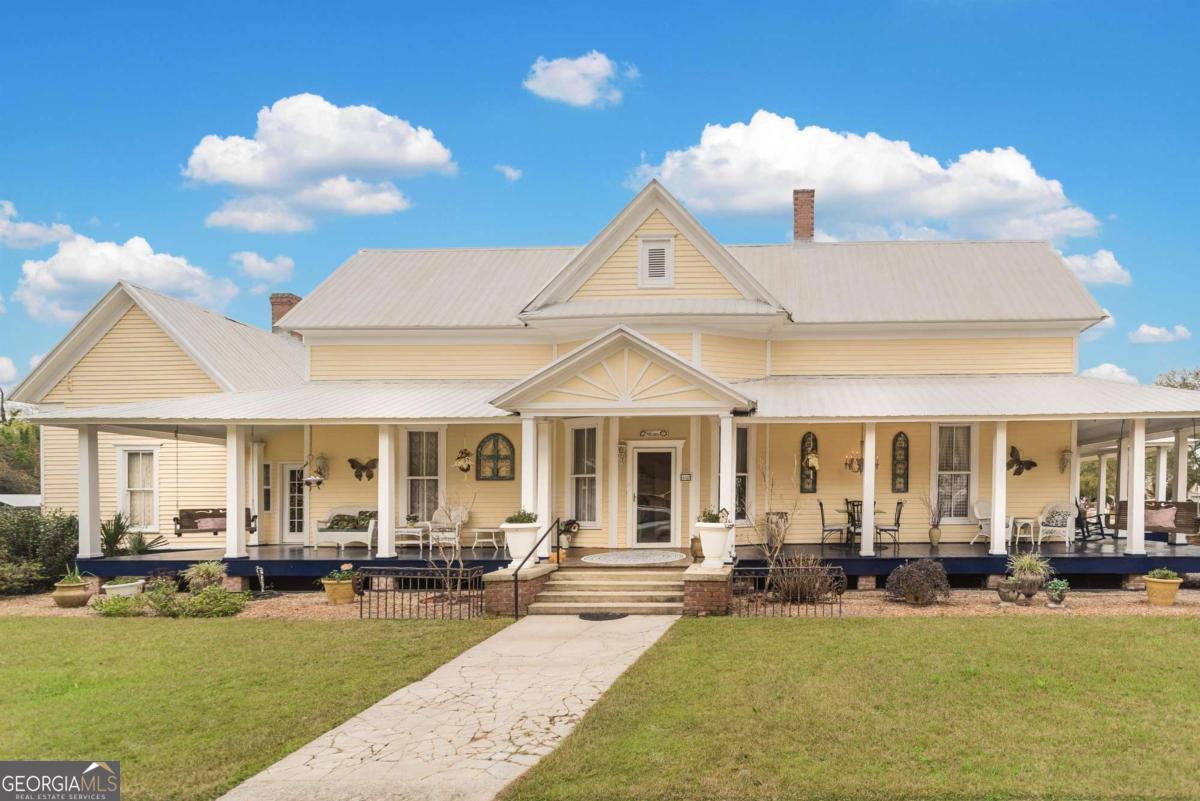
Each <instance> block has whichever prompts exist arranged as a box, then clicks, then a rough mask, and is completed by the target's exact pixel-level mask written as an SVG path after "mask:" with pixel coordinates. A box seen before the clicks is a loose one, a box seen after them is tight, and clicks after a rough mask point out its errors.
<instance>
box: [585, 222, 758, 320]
mask: <svg viewBox="0 0 1200 801" xmlns="http://www.w3.org/2000/svg"><path fill="white" fill-rule="evenodd" d="M642 234H674V235H675V285H674V286H671V287H660V288H653V289H650V288H641V287H639V286H638V274H637V265H638V237H639V236H640V235H642ZM631 296H632V297H638V296H641V297H655V298H696V297H703V298H740V297H742V293H741V292H739V291H738V290H737V289H736V288H735V287H734V286H733V284H731V283H729V280H728V279H726V278H725V276H723V275H721V273H720V271H719V270H717V268H716V267H714V266H713V265H712V264H711V263H710V262H709V261H708V259H706V258H704V256H702V255H701V254H700V251H698V250H696V247H695V245H693V244H692V243H691V242H689V241H688V240H687V239H686V238H685V237H684V236H683V235H682V234H680V233H679V231H678V229H676V228H675V226H673V225H671V223H670V222H669V221H668V220H667V218H666V217H664V216H663V215H662V212H659V211H655V212H653V213H652V214H651V215H650V216H649V217H647V218H646V221H645V222H643V223H642V224H641V226H640V227H639V228H638V229H637V231H635V232H634V233H633V235H632V236H630V237H629V238H628V239H626V240H625V241H624V242H623V243H622V244H621V246H620V247H618V248H617V250H616V251H615V252H614V253H613V254H612V255H611V256H609V257H608V259H607V260H606V261H605V262H604V263H603V264H601V265H600V267H599V268H598V269H597V270H596V272H594V273H592V275H591V276H590V277H589V278H588V279H587V280H586V281H584V283H583V286H581V287H579V289H578V290H576V292H575V294H574V295H572V296H571V297H572V299H579V300H599V299H604V298H622V297H631Z"/></svg>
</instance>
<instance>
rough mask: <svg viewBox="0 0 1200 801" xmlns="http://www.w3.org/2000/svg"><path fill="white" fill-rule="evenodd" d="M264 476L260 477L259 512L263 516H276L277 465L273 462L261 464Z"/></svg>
mask: <svg viewBox="0 0 1200 801" xmlns="http://www.w3.org/2000/svg"><path fill="white" fill-rule="evenodd" d="M261 467H262V475H260V476H259V477H258V491H259V493H260V494H261V497H260V498H259V499H258V511H259V513H262V514H275V465H274V463H273V462H263V463H262V464H261Z"/></svg>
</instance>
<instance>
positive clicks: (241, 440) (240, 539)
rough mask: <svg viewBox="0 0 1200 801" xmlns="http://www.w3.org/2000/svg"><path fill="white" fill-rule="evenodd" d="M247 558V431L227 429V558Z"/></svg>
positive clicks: (233, 428) (243, 428) (241, 428)
mask: <svg viewBox="0 0 1200 801" xmlns="http://www.w3.org/2000/svg"><path fill="white" fill-rule="evenodd" d="M246 556H248V554H247V552H246V427H245V426H225V558H226V559H241V558H244V557H246Z"/></svg>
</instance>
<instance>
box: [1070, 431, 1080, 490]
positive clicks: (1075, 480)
mask: <svg viewBox="0 0 1200 801" xmlns="http://www.w3.org/2000/svg"><path fill="white" fill-rule="evenodd" d="M1069 469H1070V471H1071V503H1078V501H1079V422H1078V421H1076V420H1072V421H1071V465H1070V467H1069Z"/></svg>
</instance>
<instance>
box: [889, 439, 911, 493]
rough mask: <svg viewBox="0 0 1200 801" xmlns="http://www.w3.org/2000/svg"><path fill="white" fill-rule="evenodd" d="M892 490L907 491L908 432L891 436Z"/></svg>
mask: <svg viewBox="0 0 1200 801" xmlns="http://www.w3.org/2000/svg"><path fill="white" fill-rule="evenodd" d="M892 492H908V434H905V433H904V432H903V431H901V432H899V433H897V434H896V436H894V437H892Z"/></svg>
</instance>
